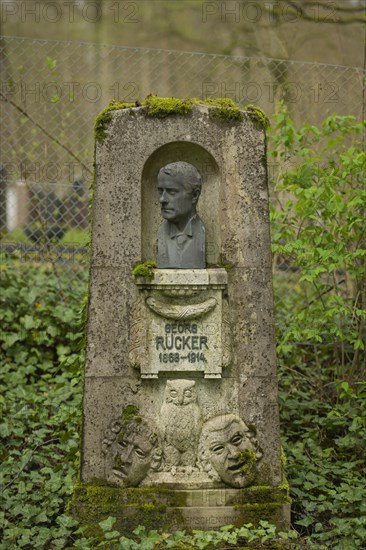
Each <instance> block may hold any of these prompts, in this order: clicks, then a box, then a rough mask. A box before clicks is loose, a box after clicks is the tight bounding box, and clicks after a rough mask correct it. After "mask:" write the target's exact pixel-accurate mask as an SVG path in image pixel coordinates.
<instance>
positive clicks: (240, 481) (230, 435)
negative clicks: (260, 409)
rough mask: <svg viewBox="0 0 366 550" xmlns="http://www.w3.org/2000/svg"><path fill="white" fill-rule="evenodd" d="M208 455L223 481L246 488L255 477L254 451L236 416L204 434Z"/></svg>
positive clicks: (255, 459)
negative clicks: (225, 423) (226, 423)
mask: <svg viewBox="0 0 366 550" xmlns="http://www.w3.org/2000/svg"><path fill="white" fill-rule="evenodd" d="M206 445H207V455H208V459H209V461H210V463H211V465H212V467H213V468H214V469H215V470H216V472H217V473H218V474H219V476H220V478H221V479H222V481H224V482H225V483H227V484H228V485H231V486H232V487H246V486H247V485H250V483H252V482H253V481H254V479H255V476H256V462H257V459H258V457H257V454H256V450H255V448H254V445H253V443H252V441H251V440H250V437H249V433H248V431H247V428H246V426H245V425H244V423H243V422H241V421H240V420H239V419H238V420H237V421H236V420H235V421H232V422H231V423H230V424H228V425H226V426H224V427H221V426H219V425H218V429H217V430H216V431H215V430H212V431H210V433H208V434H207V440H206Z"/></svg>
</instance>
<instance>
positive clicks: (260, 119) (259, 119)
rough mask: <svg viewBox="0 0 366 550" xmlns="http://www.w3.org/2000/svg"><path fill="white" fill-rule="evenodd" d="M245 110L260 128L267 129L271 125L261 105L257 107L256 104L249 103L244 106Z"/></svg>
mask: <svg viewBox="0 0 366 550" xmlns="http://www.w3.org/2000/svg"><path fill="white" fill-rule="evenodd" d="M244 111H246V112H247V113H248V116H249V118H250V119H251V120H252V121H253V122H254V123H255V125H256V126H258V127H259V128H260V129H262V130H265V129H266V128H268V127H269V126H270V122H269V118H268V116H267V115H266V113H265V112H264V111H263V110H262V109H260V107H256V106H255V105H252V104H249V105H246V106H245V107H244Z"/></svg>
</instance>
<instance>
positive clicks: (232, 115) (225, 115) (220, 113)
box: [200, 97, 244, 122]
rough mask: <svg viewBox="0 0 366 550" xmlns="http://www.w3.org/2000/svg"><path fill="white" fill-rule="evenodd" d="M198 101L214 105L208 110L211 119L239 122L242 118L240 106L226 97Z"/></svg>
mask: <svg viewBox="0 0 366 550" xmlns="http://www.w3.org/2000/svg"><path fill="white" fill-rule="evenodd" d="M200 103H201V104H203V105H210V106H212V107H216V109H210V112H209V117H210V118H211V119H212V120H218V121H219V122H241V121H242V120H243V119H244V117H243V113H242V112H241V110H240V108H239V107H237V106H236V105H235V103H234V102H233V101H232V100H231V99H229V98H227V97H221V98H218V99H206V100H204V101H200Z"/></svg>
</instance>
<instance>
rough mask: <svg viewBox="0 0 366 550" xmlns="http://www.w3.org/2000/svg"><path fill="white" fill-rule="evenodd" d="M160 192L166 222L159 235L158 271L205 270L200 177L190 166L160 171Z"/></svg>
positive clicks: (172, 166)
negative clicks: (199, 206)
mask: <svg viewBox="0 0 366 550" xmlns="http://www.w3.org/2000/svg"><path fill="white" fill-rule="evenodd" d="M157 188H158V192H159V201H160V206H161V215H162V216H163V218H164V221H163V223H162V224H161V226H160V228H159V233H158V259H157V260H158V261H157V264H158V267H159V268H175V269H194V268H195V269H204V268H205V267H206V261H205V226H204V225H203V222H202V220H201V218H200V217H199V216H198V214H197V212H196V206H197V202H198V199H199V196H200V194H201V176H200V174H199V172H198V170H197V169H196V168H195V167H194V166H192V164H188V163H187V162H182V161H179V162H173V163H171V164H167V165H166V166H163V168H161V169H160V171H159V174H158V185H157Z"/></svg>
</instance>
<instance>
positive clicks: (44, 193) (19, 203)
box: [0, 37, 365, 273]
mask: <svg viewBox="0 0 366 550" xmlns="http://www.w3.org/2000/svg"><path fill="white" fill-rule="evenodd" d="M0 45H1V48H0V76H1V83H2V84H1V96H0V100H1V107H2V116H1V118H2V134H1V156H0V233H1V238H2V243H1V247H2V249H3V250H4V249H5V250H7V251H9V250H15V249H18V250H20V251H21V253H22V254H23V257H25V258H29V259H35V260H37V261H40V260H44V259H45V260H47V261H49V260H50V258H51V259H52V261H57V262H63V263H65V264H66V265H67V266H68V268H69V269H70V271H72V272H73V273H75V272H77V269H76V271H75V268H77V267H78V266H80V265H85V263H84V264H83V262H82V261H81V260H82V259H83V258H84V260H85V261H86V262H87V252H86V248H84V247H85V242H86V238H87V227H88V206H87V202H88V188H89V185H90V182H91V176H92V163H93V147H94V144H93V124H94V119H95V116H96V115H97V113H98V112H99V111H101V110H102V108H103V107H104V106H105V105H106V104H107V103H108V102H109V101H110V100H113V99H114V100H125V101H129V102H134V101H135V100H137V99H140V100H141V99H144V98H145V97H146V96H147V95H148V94H150V93H153V94H156V95H159V96H176V97H181V98H184V97H197V98H202V99H206V98H209V97H229V98H231V99H233V100H234V101H235V102H236V103H238V104H239V105H243V106H244V105H246V104H248V103H254V104H256V105H258V106H260V107H261V108H263V109H264V110H265V111H266V112H267V113H268V114H269V116H271V115H272V114H273V113H274V112H275V109H276V105H278V101H279V100H280V99H282V100H284V101H285V103H286V104H287V106H288V108H289V111H290V114H291V115H292V117H293V119H294V121H295V122H296V123H304V122H309V123H313V124H316V123H319V122H320V121H321V120H322V119H323V118H324V117H325V116H327V115H329V114H332V113H337V114H352V115H354V116H356V117H357V118H361V117H362V116H363V95H364V81H365V71H363V70H362V69H360V68H355V67H348V66H336V65H324V64H315V65H314V64H312V63H304V62H295V61H284V60H276V59H268V58H259V57H256V58H247V57H233V56H223V55H212V54H204V53H194V52H177V51H166V50H153V49H140V48H127V47H120V46H106V45H99V44H85V43H75V42H57V41H47V40H38V39H37V40H35V39H25V38H13V37H5V38H1V39H0Z"/></svg>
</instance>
